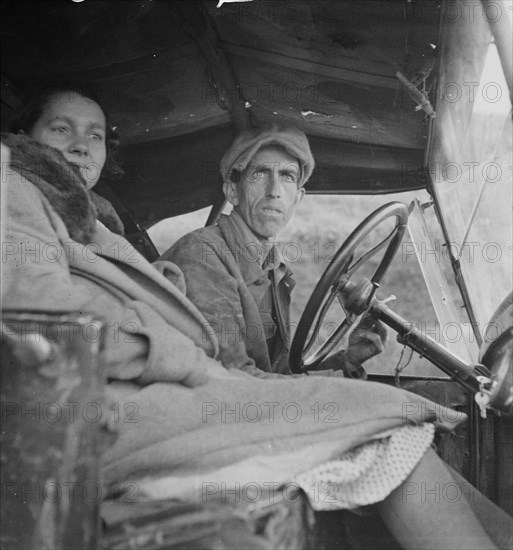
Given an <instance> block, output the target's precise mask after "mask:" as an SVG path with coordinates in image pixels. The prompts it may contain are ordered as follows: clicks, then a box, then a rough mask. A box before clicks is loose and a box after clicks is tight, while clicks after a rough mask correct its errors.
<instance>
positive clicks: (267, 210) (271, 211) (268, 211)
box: [261, 206, 283, 214]
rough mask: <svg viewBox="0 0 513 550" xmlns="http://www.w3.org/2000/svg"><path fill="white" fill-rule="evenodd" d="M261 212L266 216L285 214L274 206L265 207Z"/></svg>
mask: <svg viewBox="0 0 513 550" xmlns="http://www.w3.org/2000/svg"><path fill="white" fill-rule="evenodd" d="M261 210H262V212H265V213H266V214H283V211H282V210H281V209H279V208H275V207H273V206H263V207H262V208H261Z"/></svg>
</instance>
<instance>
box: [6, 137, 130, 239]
mask: <svg viewBox="0 0 513 550" xmlns="http://www.w3.org/2000/svg"><path fill="white" fill-rule="evenodd" d="M2 142H3V143H4V144H5V145H7V146H8V147H9V149H10V153H11V160H10V164H11V168H12V169H13V170H15V171H16V172H19V173H20V174H21V175H22V176H23V177H24V178H27V179H28V180H29V181H30V182H32V183H33V184H34V185H35V186H36V187H37V188H38V189H39V191H41V193H43V195H44V196H45V197H46V198H47V199H48V201H49V202H50V204H51V205H52V207H53V208H54V210H55V211H56V212H57V214H58V215H59V216H60V217H61V218H62V220H63V222H64V224H65V225H66V228H67V229H68V232H69V234H70V236H71V238H72V239H73V240H75V241H77V242H79V243H82V244H88V243H90V242H92V241H93V237H94V234H95V232H96V220H97V219H98V220H99V221H101V222H102V223H103V224H104V225H105V226H106V227H107V228H108V229H110V230H111V231H113V232H114V233H118V234H123V224H122V223H121V220H120V219H119V216H118V215H117V214H116V211H115V210H114V208H113V207H112V205H111V204H110V202H109V201H107V200H106V199H104V198H103V197H100V195H98V194H96V193H94V192H93V191H87V189H86V188H85V185H84V181H83V179H82V176H81V175H80V170H79V168H78V167H77V166H75V165H73V164H71V163H69V162H68V161H67V160H66V159H65V158H64V156H63V155H62V153H61V152H60V151H58V150H57V149H54V148H53V147H49V146H48V145H44V144H42V143H39V142H38V141H35V140H33V139H32V138H29V137H28V136H26V135H24V134H2Z"/></svg>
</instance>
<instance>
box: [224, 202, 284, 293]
mask: <svg viewBox="0 0 513 550" xmlns="http://www.w3.org/2000/svg"><path fill="white" fill-rule="evenodd" d="M217 225H218V227H219V229H220V231H221V233H222V235H223V237H224V239H225V241H226V244H227V245H228V248H229V249H230V251H231V253H232V255H233V257H234V259H235V261H236V262H237V264H238V265H239V269H240V271H241V274H242V277H243V278H244V280H245V281H246V283H248V284H251V283H253V282H254V281H256V280H257V279H259V278H260V277H261V276H262V272H263V271H268V270H270V269H273V270H275V271H276V270H277V271H278V273H279V275H280V276H279V278H280V279H281V277H282V276H283V274H285V272H286V271H287V267H286V265H285V263H284V262H283V260H282V258H281V255H280V252H279V250H278V248H277V247H276V246H275V245H274V244H273V243H271V242H267V243H265V244H263V243H262V242H261V241H260V240H259V239H258V238H257V236H256V235H255V234H254V233H253V232H252V231H251V229H250V228H249V226H248V225H247V224H246V222H245V221H244V220H243V219H242V216H241V215H240V214H239V213H238V212H236V211H235V210H232V212H231V213H230V215H229V216H226V215H224V214H223V215H222V216H221V217H220V218H219V221H218V223H217ZM282 273H283V274H282Z"/></svg>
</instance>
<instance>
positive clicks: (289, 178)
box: [285, 174, 297, 183]
mask: <svg viewBox="0 0 513 550" xmlns="http://www.w3.org/2000/svg"><path fill="white" fill-rule="evenodd" d="M285 181H286V182H287V183H297V178H296V176H295V175H294V174H285Z"/></svg>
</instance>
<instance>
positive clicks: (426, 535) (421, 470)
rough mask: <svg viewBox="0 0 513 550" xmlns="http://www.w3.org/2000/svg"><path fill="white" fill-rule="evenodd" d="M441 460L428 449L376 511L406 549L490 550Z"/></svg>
mask: <svg viewBox="0 0 513 550" xmlns="http://www.w3.org/2000/svg"><path fill="white" fill-rule="evenodd" d="M455 485H456V484H455V481H454V478H453V477H452V476H451V474H450V473H449V471H448V470H447V468H446V467H445V465H444V463H443V462H442V460H441V459H440V458H439V457H438V456H437V455H436V453H435V452H434V451H433V450H432V449H429V450H428V451H427V452H426V453H425V454H424V456H423V457H422V460H421V461H420V462H419V463H418V464H417V467H416V468H415V469H414V470H413V471H412V473H411V474H410V476H409V477H408V478H407V479H406V481H405V482H404V483H403V484H402V485H400V486H399V487H398V488H397V489H396V490H395V491H393V492H392V493H391V494H390V495H389V496H388V497H387V498H386V499H385V500H384V501H383V502H381V503H380V504H379V505H378V509H379V511H380V514H381V516H382V518H383V521H384V522H385V524H386V525H387V527H388V528H389V529H390V531H391V533H392V534H393V535H394V537H395V538H396V539H397V541H398V542H399V544H400V545H401V546H402V547H403V548H405V549H406V550H410V549H411V550H422V549H425V550H435V549H436V550H492V549H497V546H496V545H495V544H494V543H493V542H492V540H491V539H490V538H489V536H488V535H487V534H486V532H485V531H484V529H483V528H482V527H481V524H480V523H479V520H478V519H477V517H476V515H475V514H474V512H473V511H472V508H471V506H470V504H469V503H468V501H467V500H466V499H465V498H454V496H453V495H454V493H451V492H450V491H451V490H453V489H454V486H455Z"/></svg>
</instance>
